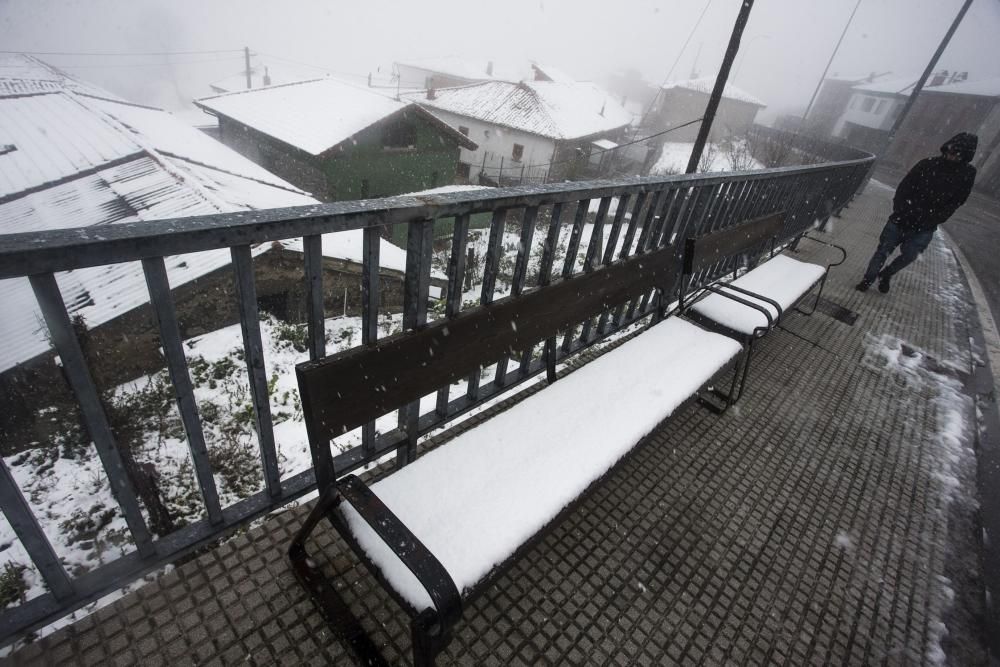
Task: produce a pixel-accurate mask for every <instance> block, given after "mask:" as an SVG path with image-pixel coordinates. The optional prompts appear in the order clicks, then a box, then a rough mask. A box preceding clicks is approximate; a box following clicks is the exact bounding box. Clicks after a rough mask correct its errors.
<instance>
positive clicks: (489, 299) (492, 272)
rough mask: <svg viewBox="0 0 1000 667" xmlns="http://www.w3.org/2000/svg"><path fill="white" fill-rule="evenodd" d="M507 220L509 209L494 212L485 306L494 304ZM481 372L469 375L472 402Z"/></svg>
mask: <svg viewBox="0 0 1000 667" xmlns="http://www.w3.org/2000/svg"><path fill="white" fill-rule="evenodd" d="M506 218H507V209H503V208H501V209H497V210H495V211H493V218H492V219H491V220H490V239H489V243H488V245H487V249H486V257H485V258H484V265H483V286H482V292H480V294H479V303H480V304H481V305H484V306H485V305H487V304H490V303H493V294H494V292H495V289H496V279H497V271H498V269H499V266H500V248H501V247H502V246H503V230H504V223H505V221H506ZM481 370H482V369H478V370H475V371H473V372H472V374H471V375H469V381H468V383H467V388H466V395H467V396H468V397H469V399H470V400H476V398H477V397H478V396H479V375H480V371H481Z"/></svg>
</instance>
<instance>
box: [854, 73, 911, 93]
mask: <svg viewBox="0 0 1000 667" xmlns="http://www.w3.org/2000/svg"><path fill="white" fill-rule="evenodd" d="M916 82H917V77H915V76H909V77H897V78H894V79H885V80H883V81H875V82H873V83H863V84H861V85H859V86H854V88H853V90H857V91H860V92H865V93H882V94H883V95H909V94H910V92H911V91H912V90H913V85H914V84H915V83H916Z"/></svg>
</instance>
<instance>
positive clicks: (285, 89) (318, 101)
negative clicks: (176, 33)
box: [195, 78, 411, 155]
mask: <svg viewBox="0 0 1000 667" xmlns="http://www.w3.org/2000/svg"><path fill="white" fill-rule="evenodd" d="M195 104H197V105H198V106H200V107H202V108H204V109H208V110H209V111H211V112H213V113H216V114H218V115H221V116H226V117H227V118H232V119H233V120H235V121H237V122H239V123H242V124H243V125H246V126H247V127H252V128H253V129H255V130H257V131H258V132H261V133H263V134H266V135H268V136H270V137H274V138H275V139H278V140H280V141H283V142H285V143H286V144H288V145H290V146H294V147H296V148H299V149H301V150H303V151H305V152H306V153H309V154H310V155H320V154H322V153H324V152H326V151H328V150H329V149H331V148H333V147H334V146H336V145H337V144H339V143H341V142H343V141H345V140H347V139H349V138H350V137H352V136H354V135H355V134H357V133H358V132H360V131H361V130H363V129H365V128H366V127H369V126H371V125H373V124H375V123H377V122H378V121H380V120H382V119H383V118H386V117H387V116H391V115H392V114H394V113H396V112H397V111H400V110H402V109H404V108H406V107H407V106H409V105H410V104H411V103H410V102H409V101H407V102H400V101H398V100H395V99H393V98H391V97H389V96H387V95H383V94H382V93H379V92H376V91H374V90H372V89H370V88H365V87H361V86H355V85H353V84H350V83H346V82H343V81H339V80H337V79H332V78H323V79H313V80H311V81H302V82H299V83H291V84H286V85H282V86H270V87H269V88H261V89H259V90H244V91H241V92H237V93H228V94H225V95H218V96H215V97H207V98H205V99H201V100H196V101H195Z"/></svg>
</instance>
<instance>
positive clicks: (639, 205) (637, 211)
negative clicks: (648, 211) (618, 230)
mask: <svg viewBox="0 0 1000 667" xmlns="http://www.w3.org/2000/svg"><path fill="white" fill-rule="evenodd" d="M648 198H649V195H648V194H647V193H645V192H640V193H639V196H638V197H636V199H635V206H633V207H632V218H631V219H630V220H629V221H628V228H627V229H626V230H625V240H624V241H622V249H621V250H620V251H619V252H618V259H625V258H626V257H628V256H629V255H631V254H632V243H634V242H635V232H636V230H637V229H638V228H639V221H640V219H641V218H642V212H643V207H644V206H645V205H646V200H647V199H648Z"/></svg>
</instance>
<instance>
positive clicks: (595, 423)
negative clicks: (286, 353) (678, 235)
mask: <svg viewBox="0 0 1000 667" xmlns="http://www.w3.org/2000/svg"><path fill="white" fill-rule="evenodd" d="M679 278H680V266H679V262H677V260H676V256H675V254H674V249H673V248H672V247H668V248H664V249H661V250H658V251H655V252H652V253H646V254H642V255H639V256H637V257H633V258H631V259H629V260H626V261H623V262H620V263H617V264H614V265H611V266H609V267H606V268H602V269H598V270H596V271H593V272H591V273H586V274H582V275H578V276H574V277H571V278H568V279H566V280H562V281H559V282H557V283H554V284H552V285H550V286H547V287H543V288H540V289H537V290H534V291H531V292H527V293H525V294H523V295H520V296H517V297H510V298H508V299H504V300H502V301H498V302H496V303H494V304H490V305H488V306H482V307H479V308H476V309H473V310H471V311H468V312H463V313H462V314H460V315H459V316H458V317H456V318H454V319H450V320H444V321H439V322H436V323H434V324H432V325H430V326H428V327H426V328H425V329H422V330H420V331H417V332H410V333H406V334H402V335H399V336H395V337H392V338H389V339H385V340H383V341H380V342H379V343H378V344H377V345H376V346H372V347H368V348H363V349H356V350H351V351H348V352H345V353H341V354H338V355H335V356H332V357H329V358H327V359H324V360H320V361H317V362H307V363H304V364H300V366H299V367H298V369H297V372H298V376H299V386H300V392H301V394H302V403H303V410H304V413H305V418H306V424H307V427H308V429H309V437H310V443H311V445H312V446H313V451H314V456H319V457H328V449H329V448H328V446H327V442H328V440H329V439H330V438H331V437H332V436H334V435H337V434H339V433H342V432H343V431H344V430H346V429H350V428H354V427H356V426H358V425H360V424H363V423H365V422H366V421H368V420H370V419H372V418H374V417H375V416H377V415H380V414H384V413H385V412H387V411H389V410H392V409H395V408H398V407H400V406H403V405H406V404H408V403H409V402H410V401H412V400H414V399H415V398H419V397H420V396H424V395H426V394H428V393H431V392H433V391H434V390H436V389H437V388H438V387H440V386H442V384H446V383H448V382H451V381H453V380H456V379H459V378H463V377H467V376H468V374H469V373H470V372H475V371H476V370H477V369H478V368H479V367H480V366H483V365H488V364H489V363H492V362H493V361H495V360H496V359H497V358H498V357H500V356H502V355H509V354H511V353H512V352H519V351H523V350H525V349H528V348H530V347H531V346H533V345H535V344H537V343H539V342H540V341H547V340H551V339H552V338H553V337H554V336H555V335H556V334H557V333H558V332H559V331H562V330H564V329H565V328H567V327H571V326H574V325H575V324H577V323H579V322H580V321H583V320H585V319H586V318H588V317H592V316H595V315H598V314H600V313H602V312H604V311H606V310H607V309H609V308H613V307H615V306H617V305H618V304H621V303H625V302H626V301H628V300H629V299H631V298H634V297H636V296H639V295H642V294H647V293H649V291H650V289H652V288H657V289H660V290H663V291H664V293H666V294H671V293H672V290H673V289H674V288H675V287H676V285H677V281H678V280H679ZM554 349H555V346H554V345H546V357H547V359H546V364H547V366H548V371H549V380H550V386H547V387H546V388H544V389H543V390H541V391H540V392H538V393H536V394H534V395H532V396H530V397H529V398H527V399H525V400H523V401H521V402H519V403H517V404H516V405H515V406H513V407H512V408H510V409H508V410H507V411H505V412H502V413H500V414H499V415H497V416H495V417H493V418H491V419H489V420H487V421H486V422H485V423H483V424H480V425H478V426H476V427H475V428H473V429H471V430H469V431H467V432H465V433H463V434H461V435H459V436H457V437H456V438H454V439H452V440H450V441H448V442H446V443H444V444H443V445H441V446H439V447H438V448H436V449H434V450H432V451H430V452H428V453H426V454H424V455H423V456H421V457H419V458H418V459H417V460H416V461H415V462H413V463H411V464H409V465H407V466H405V467H403V468H401V469H399V470H397V471H395V472H393V473H392V474H391V475H389V476H387V477H386V478H384V479H382V480H381V481H379V482H377V483H376V484H374V485H373V486H372V487H371V488H369V487H367V486H366V485H365V484H364V483H363V482H362V481H361V480H360V479H359V478H357V477H355V476H353V475H347V476H345V477H342V478H341V479H339V480H337V481H336V482H335V483H329V484H326V486H325V488H321V495H320V499H319V500H318V501H317V504H316V506H315V507H314V509H313V510H312V512H311V514H310V515H309V517H308V519H307V520H306V522H305V524H304V525H303V527H302V529H301V531H300V532H299V534H298V536H297V537H296V539H295V540H294V542H293V544H292V547H291V549H290V557H291V559H292V562H293V566H294V568H295V571H296V574H297V576H298V577H299V579H300V581H301V582H302V583H303V584H304V585H305V586H306V587H307V589H308V590H309V591H310V593H311V595H312V596H313V598H314V600H315V601H316V602H317V603H318V604H319V605H320V608H321V609H322V610H323V613H324V615H325V616H326V617H327V618H328V619H330V620H332V625H338V624H339V625H340V626H341V627H340V628H339V632H340V633H341V634H342V636H343V637H344V638H345V639H346V640H347V641H348V642H349V643H351V644H352V645H353V649H354V650H355V651H356V652H360V653H364V652H366V650H368V649H370V646H371V644H370V640H368V639H367V638H366V637H365V636H364V635H363V632H362V631H361V630H360V625H359V624H358V623H357V622H356V620H352V616H351V614H350V612H349V611H347V608H346V606H345V605H343V603H342V602H341V601H340V600H339V597H338V595H337V593H336V591H335V589H334V588H333V587H332V586H330V584H329V582H327V581H326V579H325V578H324V576H323V575H322V573H320V572H319V571H318V569H316V568H315V567H314V564H313V563H312V561H311V560H310V559H309V558H308V555H307V553H306V550H305V540H306V538H307V537H308V535H309V534H310V532H311V531H312V530H313V529H314V528H315V527H316V525H317V524H318V523H319V522H320V521H321V520H322V519H323V518H324V517H325V518H327V519H329V521H330V522H331V524H332V525H333V526H334V528H335V529H336V530H337V531H338V532H339V533H340V534H341V535H342V536H343V538H344V539H345V541H346V542H347V543H348V544H349V545H350V546H351V547H352V549H353V550H354V551H355V552H356V554H357V555H358V556H359V557H360V559H361V560H362V562H364V563H365V564H366V565H367V566H368V568H369V569H370V570H371V572H372V573H373V574H374V575H375V577H376V578H377V579H378V580H379V581H380V582H381V583H382V585H383V586H384V587H385V588H386V590H387V591H388V592H389V593H390V594H391V595H392V596H393V597H394V598H395V599H396V600H397V601H398V602H399V603H400V605H401V606H402V607H403V608H404V609H405V610H406V611H407V612H408V613H409V614H410V616H411V618H412V622H411V630H412V639H413V656H414V662H415V664H432V663H433V661H434V656H435V655H437V654H438V653H439V652H440V651H441V650H442V649H443V648H444V647H445V646H446V645H447V643H448V641H449V640H450V631H451V628H452V626H453V625H454V624H455V623H456V622H457V621H458V620H459V618H460V616H461V610H462V606H463V604H465V603H466V602H468V600H469V599H470V598H471V597H473V596H474V595H476V594H477V593H479V592H481V591H482V590H484V589H485V588H486V587H487V586H488V585H489V584H490V583H491V582H492V581H494V580H495V579H496V577H497V576H498V574H499V573H500V572H501V571H502V570H503V568H504V566H505V565H507V564H509V563H511V562H512V561H513V560H514V559H516V557H517V555H518V553H519V552H520V551H521V550H522V549H524V548H525V547H526V545H528V544H529V542H530V541H531V539H532V537H533V536H535V535H537V534H539V533H540V532H541V531H542V530H543V529H545V527H546V526H548V525H550V524H552V523H553V522H554V521H555V520H556V519H557V518H558V517H559V515H560V514H561V513H562V512H564V511H566V510H567V508H569V507H570V506H571V505H573V503H574V502H575V501H576V500H577V499H579V498H580V497H581V496H582V495H583V494H584V493H585V492H586V491H587V490H588V489H589V488H590V487H592V486H593V485H595V484H596V483H597V482H598V481H599V480H601V478H602V477H604V476H605V475H606V474H607V473H608V471H609V470H610V469H611V468H612V467H613V466H614V465H615V464H616V463H617V462H618V461H620V460H621V459H622V458H623V457H624V456H626V455H627V454H628V453H629V451H630V450H632V449H633V448H634V447H635V446H636V444H637V443H639V442H640V441H641V440H642V439H643V437H644V436H645V435H646V434H648V433H649V432H650V431H651V430H653V428H654V427H655V426H656V425H657V424H658V423H660V422H661V421H663V420H664V419H666V418H667V417H669V416H670V415H671V414H672V413H673V412H674V411H675V410H676V409H677V408H678V407H679V406H681V405H682V404H684V403H685V402H686V401H688V400H690V399H692V398H694V397H695V396H696V395H697V394H698V392H699V390H701V389H702V388H704V387H706V386H708V385H710V384H712V383H713V382H714V381H715V380H716V379H717V378H718V377H719V376H720V375H721V374H722V373H724V372H726V371H728V370H729V369H730V368H732V366H733V365H734V364H735V362H736V360H737V359H738V358H739V356H740V352H741V345H740V344H739V343H738V342H736V341H734V340H733V339H731V338H728V337H726V336H722V335H719V334H716V333H711V332H708V331H706V330H704V329H702V328H701V327H699V326H697V325H695V324H693V323H691V322H689V321H686V320H683V319H681V318H678V317H670V318H666V319H664V320H662V321H660V322H659V323H657V324H655V325H654V326H651V327H649V328H648V329H647V330H645V331H643V332H642V333H640V334H639V335H637V336H635V337H634V338H632V339H630V340H628V341H627V342H625V343H623V344H621V345H619V346H618V347H616V348H614V349H613V350H611V351H609V352H606V353H604V354H603V355H601V356H599V357H598V358H596V359H594V360H593V361H590V362H589V363H587V364H585V365H584V366H582V367H581V368H579V369H577V370H575V371H573V372H571V373H569V374H567V375H566V376H564V377H563V378H561V379H559V380H558V382H553V381H554V379H555V372H554V370H555V369H554V362H553V358H552V356H551V354H550V353H551V352H552V351H554ZM317 452H318V454H317ZM324 452H326V453H325V454H324ZM327 465H331V464H330V463H329V461H328V460H327V461H326V462H324V461H323V460H320V459H319V458H317V460H316V466H317V468H319V467H322V466H327ZM331 469H332V468H331ZM317 477H318V478H319V477H320V474H319V472H317ZM321 486H322V485H321ZM351 628H353V629H351ZM366 646H367V647H368V649H366Z"/></svg>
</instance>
